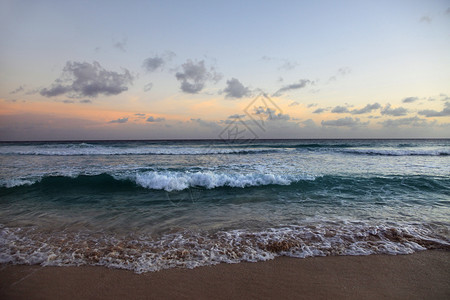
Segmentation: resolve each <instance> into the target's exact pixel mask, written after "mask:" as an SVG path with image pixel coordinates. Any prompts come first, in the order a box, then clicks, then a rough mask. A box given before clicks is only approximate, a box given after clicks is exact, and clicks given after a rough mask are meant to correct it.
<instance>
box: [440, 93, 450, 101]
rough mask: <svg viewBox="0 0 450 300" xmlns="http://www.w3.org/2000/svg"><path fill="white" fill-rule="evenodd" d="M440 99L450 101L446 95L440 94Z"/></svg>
mask: <svg viewBox="0 0 450 300" xmlns="http://www.w3.org/2000/svg"><path fill="white" fill-rule="evenodd" d="M439 97H440V98H441V101H450V97H449V96H447V95H446V94H439Z"/></svg>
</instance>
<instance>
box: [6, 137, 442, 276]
mask: <svg viewBox="0 0 450 300" xmlns="http://www.w3.org/2000/svg"><path fill="white" fill-rule="evenodd" d="M449 229H450V140H448V139H447V140H445V139H444V140H253V141H239V140H236V141H233V142H232V143H230V141H220V140H202V141H89V142H28V143H1V144H0V263H13V264H41V265H56V266H60V265H103V266H108V267H114V268H124V269H130V270H133V271H135V272H138V273H141V272H147V271H157V270H161V269H166V268H171V267H187V268H193V267H197V266H204V265H212V264H217V263H221V262H227V263H238V262H242V261H251V262H255V261H263V260H268V259H273V258H274V257H277V256H282V255H284V256H291V257H299V258H303V257H308V256H326V255H369V254H381V253H383V254H408V253H413V252H416V251H420V250H426V249H450V233H449Z"/></svg>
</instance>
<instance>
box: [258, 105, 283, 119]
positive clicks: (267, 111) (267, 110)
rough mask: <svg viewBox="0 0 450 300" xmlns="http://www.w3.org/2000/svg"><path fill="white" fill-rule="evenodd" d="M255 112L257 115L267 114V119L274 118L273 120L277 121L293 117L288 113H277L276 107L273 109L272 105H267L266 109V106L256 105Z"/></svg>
mask: <svg viewBox="0 0 450 300" xmlns="http://www.w3.org/2000/svg"><path fill="white" fill-rule="evenodd" d="M254 114H255V115H266V116H267V117H266V120H267V121H269V120H272V121H277V120H284V121H288V120H290V119H291V117H290V116H289V115H288V114H282V113H278V114H277V113H276V110H275V109H271V108H270V107H267V108H265V109H264V107H262V106H259V107H255V109H254Z"/></svg>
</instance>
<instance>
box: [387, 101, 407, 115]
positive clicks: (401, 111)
mask: <svg viewBox="0 0 450 300" xmlns="http://www.w3.org/2000/svg"><path fill="white" fill-rule="evenodd" d="M407 113H408V110H407V109H406V108H404V107H397V108H391V104H389V103H388V104H386V106H385V107H383V108H382V109H381V114H382V115H387V116H395V117H399V116H405V115H406V114H407Z"/></svg>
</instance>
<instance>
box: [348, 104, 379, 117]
mask: <svg viewBox="0 0 450 300" xmlns="http://www.w3.org/2000/svg"><path fill="white" fill-rule="evenodd" d="M379 108H381V105H380V104H379V103H374V104H367V105H366V106H364V107H363V108H361V109H353V110H352V111H350V113H351V114H353V115H360V114H366V113H369V112H371V111H372V110H375V109H379Z"/></svg>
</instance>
